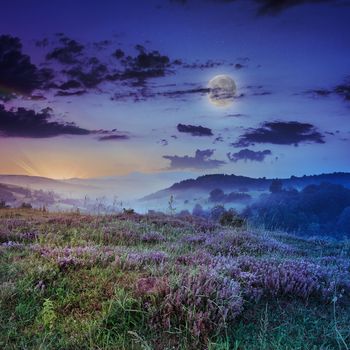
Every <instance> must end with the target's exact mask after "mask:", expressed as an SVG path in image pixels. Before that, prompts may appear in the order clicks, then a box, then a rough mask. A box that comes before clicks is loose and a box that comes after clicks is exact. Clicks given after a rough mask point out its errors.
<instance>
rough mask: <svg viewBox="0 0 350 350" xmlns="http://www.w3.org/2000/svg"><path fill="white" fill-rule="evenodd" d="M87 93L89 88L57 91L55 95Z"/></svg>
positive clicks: (64, 95)
mask: <svg viewBox="0 0 350 350" xmlns="http://www.w3.org/2000/svg"><path fill="white" fill-rule="evenodd" d="M86 93H87V90H77V91H62V90H60V91H57V93H56V94H55V96H63V97H66V96H81V95H84V94H86Z"/></svg>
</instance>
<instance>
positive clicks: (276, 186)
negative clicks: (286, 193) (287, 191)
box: [270, 179, 283, 193]
mask: <svg viewBox="0 0 350 350" xmlns="http://www.w3.org/2000/svg"><path fill="white" fill-rule="evenodd" d="M282 186H283V183H282V180H280V179H274V180H272V182H271V185H270V192H271V193H279V192H282V191H283V188H282Z"/></svg>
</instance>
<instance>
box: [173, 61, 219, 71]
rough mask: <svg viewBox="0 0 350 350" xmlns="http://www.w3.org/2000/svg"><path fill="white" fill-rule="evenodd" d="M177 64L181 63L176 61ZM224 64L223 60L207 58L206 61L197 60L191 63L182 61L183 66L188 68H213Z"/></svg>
mask: <svg viewBox="0 0 350 350" xmlns="http://www.w3.org/2000/svg"><path fill="white" fill-rule="evenodd" d="M178 64H179V65H181V64H182V62H181V61H178ZM223 64H224V62H223V61H213V60H207V61H206V62H200V61H199V60H197V61H195V62H193V63H184V64H182V67H183V68H190V69H207V68H215V67H219V66H222V65H223Z"/></svg>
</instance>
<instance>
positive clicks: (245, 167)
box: [0, 0, 350, 178]
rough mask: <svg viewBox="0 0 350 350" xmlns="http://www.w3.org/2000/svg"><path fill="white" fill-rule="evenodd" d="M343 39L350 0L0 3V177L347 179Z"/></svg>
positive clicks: (347, 88)
mask: <svg viewBox="0 0 350 350" xmlns="http://www.w3.org/2000/svg"><path fill="white" fill-rule="evenodd" d="M349 34H350V1H348V0H339V1H337V0H330V1H327V0H323V1H322V0H319V1H315V0H313V1H312V0H309V1H306V0H305V1H301V0H280V1H274V0H251V1H250V0H231V1H230V0H187V1H186V0H178V1H175V0H174V1H166V0H162V1H161V0H147V1H145V0H138V1H137V0H129V1H112V0H110V1H107V0H101V1H86V0H84V1H83V0H74V1H72V0H69V1H68V0H59V1H58V0H51V1H43V0H40V1H39V0H31V1H26V0H11V1H7V2H4V3H3V4H1V21H0V35H1V36H0V160H1V162H0V173H2V174H27V175H38V176H47V177H52V178H71V177H98V176H111V175H125V174H128V173H132V172H144V173H159V172H170V171H173V172H174V174H175V173H176V174H179V172H180V173H181V172H183V173H184V174H186V176H187V175H188V174H193V176H197V175H201V174H209V173H229V174H231V173H234V174H237V175H246V176H251V177H262V176H266V177H289V176H291V175H303V174H318V173H326V172H334V171H350V158H349V149H350V40H349ZM221 74H226V75H228V76H230V77H231V78H232V79H233V80H234V81H235V83H236V86H237V91H236V94H235V97H234V100H233V102H232V103H231V104H230V105H229V106H226V107H220V106H219V107H218V106H216V105H214V104H213V103H211V102H210V100H209V98H208V82H209V81H210V80H211V79H212V78H213V77H215V76H216V75H221Z"/></svg>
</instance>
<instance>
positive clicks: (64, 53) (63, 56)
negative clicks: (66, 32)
mask: <svg viewBox="0 0 350 350" xmlns="http://www.w3.org/2000/svg"><path fill="white" fill-rule="evenodd" d="M59 42H60V44H61V46H59V47H56V48H55V49H53V50H52V51H50V52H49V53H48V54H47V55H46V59H47V60H56V61H58V62H60V63H62V64H74V63H78V62H79V61H80V58H81V56H82V54H83V50H84V45H82V44H80V43H78V42H77V41H75V40H73V39H70V38H68V37H66V36H63V37H61V38H60V39H59Z"/></svg>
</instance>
